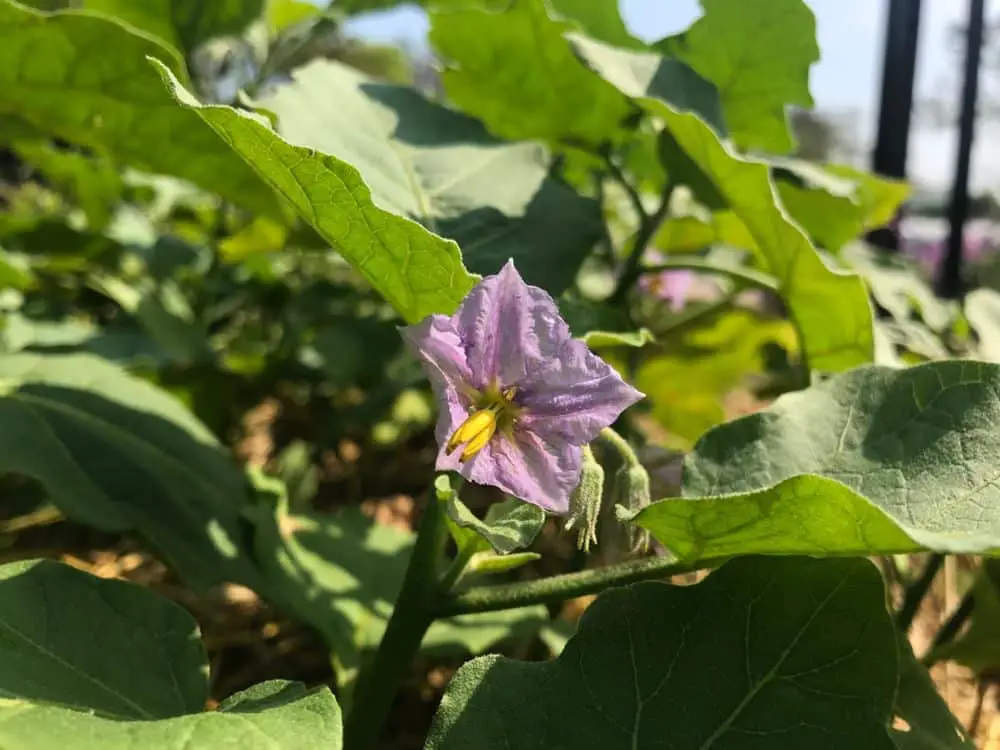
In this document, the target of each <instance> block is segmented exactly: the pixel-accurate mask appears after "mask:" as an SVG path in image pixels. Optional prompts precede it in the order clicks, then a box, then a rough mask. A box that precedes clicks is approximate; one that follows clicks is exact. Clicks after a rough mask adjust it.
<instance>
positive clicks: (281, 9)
mask: <svg viewBox="0 0 1000 750" xmlns="http://www.w3.org/2000/svg"><path fill="white" fill-rule="evenodd" d="M320 10H321V9H320V7H319V6H318V5H316V4H315V3H311V2H308V0H267V25H268V28H270V30H271V33H272V34H277V33H278V32H280V31H283V30H284V29H286V28H288V27H289V26H295V25H296V24H298V23H302V22H303V21H306V20H308V19H310V18H313V17H314V16H316V15H317V14H318V13H319V12H320Z"/></svg>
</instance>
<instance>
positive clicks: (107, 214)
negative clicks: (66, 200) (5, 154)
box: [14, 141, 124, 231]
mask: <svg viewBox="0 0 1000 750" xmlns="http://www.w3.org/2000/svg"><path fill="white" fill-rule="evenodd" d="M14 151H15V152H16V153H17V155H18V156H20V157H21V159H22V160H24V162H25V163H26V164H30V165H31V166H32V167H34V168H35V169H37V170H38V171H39V172H41V173H42V174H43V175H44V176H45V179H46V180H47V181H48V182H50V183H51V184H52V185H54V186H56V187H57V188H59V189H61V190H62V191H64V192H65V193H66V194H67V195H69V197H70V198H71V199H72V200H74V201H75V202H76V203H78V204H79V205H80V208H81V209H83V212H84V213H85V214H86V215H87V227H88V229H91V230H95V231H97V230H101V229H103V228H104V227H105V226H106V225H107V224H108V222H109V221H111V213H112V210H113V208H114V206H115V204H116V203H117V202H118V200H119V199H120V198H121V194H122V191H123V190H124V185H123V183H122V179H121V176H120V175H119V174H118V170H117V169H115V167H114V165H113V164H112V163H111V162H109V161H108V160H106V159H100V158H94V157H90V156H86V155H84V154H81V153H77V152H74V151H66V150H62V149H57V148H56V147H55V146H53V145H52V144H51V143H48V142H46V141H18V142H17V143H15V144H14Z"/></svg>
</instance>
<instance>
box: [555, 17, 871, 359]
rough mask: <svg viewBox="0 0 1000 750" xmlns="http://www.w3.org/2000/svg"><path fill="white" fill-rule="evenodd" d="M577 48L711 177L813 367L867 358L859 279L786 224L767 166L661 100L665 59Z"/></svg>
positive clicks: (578, 40) (867, 324)
mask: <svg viewBox="0 0 1000 750" xmlns="http://www.w3.org/2000/svg"><path fill="white" fill-rule="evenodd" d="M572 38H573V43H574V45H575V47H576V49H577V50H578V52H579V53H580V54H581V55H582V56H583V57H584V59H586V60H587V61H588V63H589V64H590V65H591V66H592V67H593V68H594V70H595V71H597V72H598V73H599V74H600V75H601V76H603V77H604V78H605V79H606V80H608V81H610V82H612V83H614V84H615V85H616V86H618V87H620V88H621V90H622V91H623V92H624V93H626V94H628V95H629V96H632V97H634V98H635V101H636V102H637V103H638V104H640V105H641V106H643V107H645V108H646V109H647V110H648V111H649V112H650V113H651V114H653V115H655V116H656V117H658V118H660V119H661V120H662V121H663V123H664V125H665V126H666V128H667V129H668V130H669V131H670V133H671V134H672V136H673V138H674V139H675V140H676V141H677V144H678V145H679V147H680V149H681V150H683V152H684V153H686V154H687V155H688V156H689V157H690V158H691V159H692V161H693V162H694V163H695V164H696V165H697V166H698V168H699V169H700V170H702V171H703V172H704V175H705V176H706V177H707V178H708V179H710V180H711V182H712V184H713V185H714V186H715V187H716V188H717V189H718V191H719V192H720V193H721V194H722V197H723V198H724V199H725V200H726V202H727V203H728V204H729V206H730V208H731V209H732V211H733V213H734V214H736V215H737V216H738V217H739V219H740V221H742V222H743V224H745V225H746V228H747V230H748V231H749V233H750V235H751V236H752V237H753V239H754V240H755V241H756V245H757V247H756V251H755V257H756V259H757V260H758V262H759V264H760V266H761V267H762V269H763V270H765V271H767V272H768V273H770V274H772V275H773V276H774V277H775V278H776V279H777V282H778V289H779V292H780V293H781V295H782V297H783V298H784V299H785V301H786V303H787V304H788V307H789V309H790V313H791V316H792V318H793V320H794V321H795V324H796V325H797V327H798V329H799V330H800V332H801V335H802V338H803V346H804V354H805V355H806V358H807V361H808V363H809V365H810V367H812V368H813V369H817V370H826V371H839V370H845V369H848V368H850V367H854V366H856V365H859V364H864V363H866V362H870V361H871V359H872V356H873V334H872V312H871V306H870V304H869V302H868V295H867V293H866V291H865V288H864V284H863V283H862V281H861V279H860V278H858V277H857V276H855V275H854V274H849V273H844V272H838V271H834V270H831V269H830V268H829V267H828V266H826V265H825V264H824V262H823V260H822V259H821V258H820V256H819V255H818V254H817V252H816V249H815V248H814V247H813V246H812V244H811V243H810V242H809V239H808V238H807V237H806V235H805V234H804V233H803V231H802V230H801V228H799V227H798V226H797V225H796V224H795V223H793V222H791V221H789V219H788V216H787V214H786V213H785V211H784V209H783V208H782V206H781V204H780V202H779V200H778V199H777V197H776V195H775V188H774V185H773V183H772V181H771V177H770V173H769V169H768V166H767V165H766V164H765V163H764V162H761V161H756V160H753V159H748V158H743V157H741V156H739V155H738V154H736V153H735V152H734V151H733V150H732V148H731V147H730V146H729V145H728V144H726V143H724V142H723V141H720V140H719V138H718V137H717V136H716V134H715V133H714V132H713V131H712V129H711V128H710V127H709V126H708V125H707V124H706V123H705V122H704V121H703V120H702V119H700V118H699V117H698V116H697V115H695V114H693V113H692V112H689V111H684V110H683V109H681V108H678V107H676V106H674V105H673V104H671V103H670V101H671V99H670V98H667V96H666V95H667V94H668V93H669V92H664V95H663V96H664V98H660V90H659V88H658V86H657V84H658V81H659V80H660V79H659V75H658V71H659V70H660V69H661V68H662V67H663V66H666V65H668V64H670V61H669V60H666V59H665V58H662V57H660V56H659V55H653V54H645V53H634V52H628V51H624V50H617V49H614V48H612V47H608V46H607V45H604V44H601V43H600V42H595V41H593V40H589V39H587V38H586V37H583V36H581V35H573V37H572Z"/></svg>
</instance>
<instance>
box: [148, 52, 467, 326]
mask: <svg viewBox="0 0 1000 750" xmlns="http://www.w3.org/2000/svg"><path fill="white" fill-rule="evenodd" d="M157 67H158V68H159V70H160V72H161V74H162V75H163V79H164V81H165V83H166V84H167V85H168V87H169V88H170V90H171V91H172V92H173V95H174V96H175V97H177V101H178V102H179V104H180V105H181V106H182V107H183V108H184V109H185V110H187V111H189V112H192V113H194V114H196V115H197V116H198V117H199V118H201V119H202V120H203V121H204V122H205V123H207V124H208V125H209V126H210V127H211V128H212V129H213V130H215V132H216V134H217V135H218V137H219V139H220V142H223V143H226V144H228V145H229V147H231V148H232V149H233V151H235V152H236V153H238V154H239V155H240V156H241V157H242V158H243V159H245V160H246V162H247V163H248V164H250V165H251V166H252V167H253V168H254V169H255V170H257V172H258V173H259V174H260V176H261V177H262V178H263V179H264V180H266V181H267V182H268V183H269V184H270V185H271V186H272V187H273V188H274V189H275V190H276V191H277V192H278V193H280V194H281V195H283V196H285V197H286V198H287V199H288V201H289V202H290V203H291V205H292V206H294V207H295V209H296V210H297V211H298V212H299V213H300V214H301V216H302V217H303V218H304V219H305V220H306V221H308V222H309V223H310V224H311V225H312V226H313V227H314V228H315V229H316V230H317V231H318V232H319V233H320V235H322V237H323V238H324V239H325V240H327V241H328V242H329V243H330V244H331V245H332V246H333V248H334V249H335V250H337V251H338V252H339V253H340V254H341V255H343V256H344V258H346V259H347V260H348V261H350V262H351V263H352V264H353V265H354V266H355V267H356V268H357V269H358V270H359V271H360V272H361V273H362V274H363V275H364V277H365V278H366V279H367V280H368V281H369V282H370V283H371V285H372V286H373V287H374V288H375V289H376V290H378V291H379V292H380V293H381V294H382V295H383V296H384V297H385V298H386V299H387V300H388V301H389V302H390V303H392V305H393V307H395V308H396V310H397V311H398V312H399V314H400V315H401V316H402V317H403V318H404V319H405V320H407V321H408V322H411V323H414V322H417V321H419V320H421V319H422V318H424V317H426V316H427V315H429V314H431V313H450V312H452V311H453V310H454V309H455V308H456V307H457V306H458V303H459V302H460V301H461V300H462V298H463V297H464V296H465V294H466V293H467V292H468V291H469V289H470V288H471V287H472V284H473V277H472V276H470V275H469V273H468V272H467V271H466V270H465V267H464V266H463V265H462V259H461V255H460V253H459V250H458V246H457V245H456V244H455V243H454V242H451V241H450V240H445V239H442V238H441V237H439V236H437V235H436V234H433V233H431V232H429V231H427V230H426V229H424V228H423V227H421V226H420V225H419V224H417V223H416V222H415V221H412V220H411V219H408V218H406V217H403V216H399V215H397V214H396V213H394V212H392V211H391V210H386V209H385V208H383V207H380V206H379V205H377V204H376V203H375V202H374V201H373V196H372V192H371V190H370V189H369V187H368V186H367V185H366V184H365V182H364V180H363V179H362V177H361V175H360V173H359V172H358V170H357V169H355V168H354V167H352V166H351V165H350V164H347V163H346V162H343V161H340V160H339V159H337V158H336V157H334V156H329V155H326V154H323V153H318V152H316V151H314V150H312V149H309V148H303V147H301V146H294V145H292V144H291V143H289V142H288V141H286V140H284V139H283V138H282V137H281V136H279V135H277V134H276V133H275V132H274V131H272V130H271V129H270V128H269V127H268V126H267V124H265V123H264V122H262V121H261V119H260V118H257V117H255V116H253V115H251V114H249V113H247V112H246V111H244V110H237V109H233V108H232V107H226V106H221V105H220V106H209V105H204V104H200V103H199V102H198V101H197V100H196V99H195V98H194V97H193V96H192V95H191V94H190V93H189V92H188V91H187V90H186V89H185V88H184V87H183V86H182V85H181V84H180V83H179V82H178V81H177V79H176V78H175V77H174V76H173V74H172V73H171V72H170V71H169V70H168V69H167V68H166V67H165V66H163V65H162V64H158V65H157ZM353 134H354V135H355V137H360V138H364V133H363V131H362V130H361V129H356V130H355V131H354V133H353ZM397 190H404V191H405V188H404V187H403V186H399V187H398V188H397Z"/></svg>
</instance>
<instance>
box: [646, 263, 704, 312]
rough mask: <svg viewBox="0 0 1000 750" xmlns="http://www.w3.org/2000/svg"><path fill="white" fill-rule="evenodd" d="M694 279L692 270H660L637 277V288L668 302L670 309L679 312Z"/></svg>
mask: <svg viewBox="0 0 1000 750" xmlns="http://www.w3.org/2000/svg"><path fill="white" fill-rule="evenodd" d="M694 280H695V275H694V272H693V271H661V272H660V273H648V274H645V275H643V276H642V277H641V278H640V279H639V288H640V289H642V290H644V291H647V292H649V293H650V294H652V295H653V296H654V297H656V298H658V299H661V300H663V301H664V302H668V303H670V309H671V310H672V311H673V312H679V311H680V310H681V309H683V307H684V305H685V303H686V302H687V295H688V291H689V290H690V289H691V285H692V284H693V283H694Z"/></svg>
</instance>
